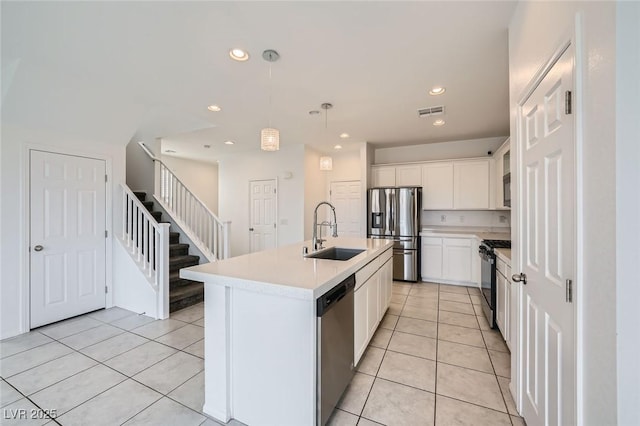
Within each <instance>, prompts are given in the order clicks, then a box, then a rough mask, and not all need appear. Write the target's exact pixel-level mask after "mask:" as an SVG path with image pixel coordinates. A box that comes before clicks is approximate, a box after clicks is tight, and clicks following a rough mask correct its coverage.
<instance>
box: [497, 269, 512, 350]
mask: <svg viewBox="0 0 640 426" xmlns="http://www.w3.org/2000/svg"><path fill="white" fill-rule="evenodd" d="M510 271H511V268H510V267H509V266H507V264H506V263H505V262H503V261H502V260H501V259H496V286H497V288H496V290H497V295H496V305H497V306H496V323H497V324H498V328H499V329H500V333H502V338H503V339H504V340H505V342H506V343H507V346H509V349H511V324H512V321H511V317H512V315H511V311H512V309H511V307H512V301H511V280H510V279H509V275H510V273H509V272H510Z"/></svg>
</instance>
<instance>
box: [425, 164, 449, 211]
mask: <svg viewBox="0 0 640 426" xmlns="http://www.w3.org/2000/svg"><path fill="white" fill-rule="evenodd" d="M422 208H423V209H424V210H446V209H452V208H453V163H450V162H449V163H432V164H425V165H424V166H422Z"/></svg>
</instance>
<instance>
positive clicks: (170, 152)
mask: <svg viewBox="0 0 640 426" xmlns="http://www.w3.org/2000/svg"><path fill="white" fill-rule="evenodd" d="M164 152H165V153H167V154H175V153H176V152H175V151H174V150H172V149H165V150H164Z"/></svg>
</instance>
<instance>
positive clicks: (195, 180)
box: [161, 155, 218, 215]
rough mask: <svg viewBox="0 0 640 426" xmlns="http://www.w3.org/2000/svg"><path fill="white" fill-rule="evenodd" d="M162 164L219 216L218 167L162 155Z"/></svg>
mask: <svg viewBox="0 0 640 426" xmlns="http://www.w3.org/2000/svg"><path fill="white" fill-rule="evenodd" d="M161 158H162V162H163V163H164V164H166V165H167V167H169V169H170V170H171V171H172V172H173V173H174V174H175V175H176V176H177V177H178V179H180V180H181V181H182V183H184V184H185V185H186V186H187V188H189V190H190V191H191V192H193V193H194V194H195V196H196V197H198V198H199V199H200V201H202V202H203V203H204V204H205V205H206V206H207V207H208V208H209V210H211V211H212V212H213V213H215V214H216V215H217V214H218V165H217V164H213V163H208V162H204V161H195V160H187V159H184V158H179V157H172V156H170V155H162V156H161Z"/></svg>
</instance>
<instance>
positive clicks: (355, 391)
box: [330, 282, 525, 426]
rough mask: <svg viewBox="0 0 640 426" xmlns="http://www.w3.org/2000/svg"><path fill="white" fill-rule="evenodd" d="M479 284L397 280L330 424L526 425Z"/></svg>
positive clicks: (505, 353) (504, 350)
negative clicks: (486, 315) (483, 308)
mask: <svg viewBox="0 0 640 426" xmlns="http://www.w3.org/2000/svg"><path fill="white" fill-rule="evenodd" d="M479 296H480V293H479V291H478V290H477V289H475V288H470V287H460V286H451V285H444V284H440V285H439V284H431V283H418V284H411V283H402V282H394V284H393V296H392V300H391V306H390V308H389V310H388V311H387V314H386V315H385V317H384V318H383V320H382V322H381V324H380V327H379V328H378V331H377V332H376V334H375V335H374V336H373V338H372V339H371V342H370V344H369V347H368V348H367V350H366V352H365V354H364V355H363V357H362V359H361V361H360V363H359V365H358V368H357V370H358V372H357V373H356V375H355V377H354V379H353V381H352V382H351V384H350V385H349V388H347V391H346V392H345V394H344V396H343V397H342V400H341V401H340V403H339V404H338V408H339V409H338V410H336V412H335V413H334V415H333V416H332V417H331V419H330V424H331V425H334V426H335V425H340V426H351V425H378V424H383V425H434V424H435V425H437V426H445V425H446V426H449V425H474V426H475V425H478V426H480V425H491V426H493V425H512V424H513V425H524V424H525V422H524V420H523V419H522V418H521V417H518V414H517V412H516V410H515V404H514V402H513V399H512V397H511V394H510V392H509V381H510V379H509V377H510V369H511V368H510V365H511V361H510V354H509V350H508V348H507V346H506V344H505V343H504V341H503V340H502V336H501V335H500V332H499V331H497V330H491V329H490V328H489V324H488V323H487V321H486V320H485V318H484V317H483V316H482V312H481V311H480V299H479Z"/></svg>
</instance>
